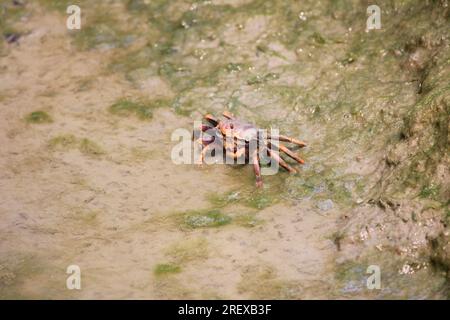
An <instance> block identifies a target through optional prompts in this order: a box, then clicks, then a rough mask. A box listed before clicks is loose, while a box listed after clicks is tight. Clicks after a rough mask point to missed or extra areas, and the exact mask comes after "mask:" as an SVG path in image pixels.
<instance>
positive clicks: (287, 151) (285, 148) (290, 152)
mask: <svg viewBox="0 0 450 320" xmlns="http://www.w3.org/2000/svg"><path fill="white" fill-rule="evenodd" d="M278 149H280V150H281V151H283V152H284V153H286V154H287V155H288V156H289V157H291V158H292V159H294V160H295V161H297V162H298V163H300V164H304V163H305V160H303V159H302V158H300V157H299V156H298V155H296V154H295V153H294V152H292V151H291V150H289V149H288V148H287V147H286V146H283V145H282V144H280V145H279V146H278Z"/></svg>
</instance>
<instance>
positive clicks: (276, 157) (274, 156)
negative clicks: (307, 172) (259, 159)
mask: <svg viewBox="0 0 450 320" xmlns="http://www.w3.org/2000/svg"><path fill="white" fill-rule="evenodd" d="M267 151H268V152H269V155H270V157H271V158H272V159H273V160H275V161H276V162H278V163H279V164H280V166H282V167H283V168H285V169H286V170H287V171H289V172H290V173H297V170H295V169H294V168H292V167H291V166H290V165H288V164H287V163H286V161H284V160H283V159H282V158H281V157H280V155H279V154H278V153H277V152H275V151H273V150H270V149H267Z"/></svg>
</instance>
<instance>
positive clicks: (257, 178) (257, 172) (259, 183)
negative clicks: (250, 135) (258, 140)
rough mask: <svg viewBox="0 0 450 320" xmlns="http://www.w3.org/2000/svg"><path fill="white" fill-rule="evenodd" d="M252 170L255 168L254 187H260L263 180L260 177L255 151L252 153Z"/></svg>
mask: <svg viewBox="0 0 450 320" xmlns="http://www.w3.org/2000/svg"><path fill="white" fill-rule="evenodd" d="M253 170H255V176H256V187H258V188H260V187H262V186H263V181H262V177H261V167H260V165H259V156H258V152H257V151H255V152H254V153H253Z"/></svg>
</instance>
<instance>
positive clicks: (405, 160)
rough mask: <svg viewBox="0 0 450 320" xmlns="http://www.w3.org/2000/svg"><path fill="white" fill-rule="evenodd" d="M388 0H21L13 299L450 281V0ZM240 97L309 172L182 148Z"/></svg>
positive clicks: (8, 33) (8, 257) (416, 293)
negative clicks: (215, 160) (74, 283)
mask: <svg viewBox="0 0 450 320" xmlns="http://www.w3.org/2000/svg"><path fill="white" fill-rule="evenodd" d="M368 5H369V4H368V3H366V1H339V2H338V1H293V2H292V3H290V2H285V1H262V0H253V1H251V0H220V1H219V0H217V1H162V0H158V1H145V0H130V1H98V2H96V4H93V3H92V1H79V6H80V8H81V17H82V21H81V23H82V24H81V29H80V30H67V28H66V19H67V16H68V15H67V14H66V8H67V3H66V1H53V0H39V1H6V0H4V1H1V2H0V18H1V19H0V31H1V36H2V40H1V42H0V110H1V112H2V117H0V131H1V134H0V145H1V148H0V217H1V219H0V221H1V222H0V297H1V298H3V299H8V298H23V299H30V298H31V299H34V298H45V299H55V298H75V299H90V298H99V299H106V298H137V299H167V298H169V299H170V298H172V299H173V298H194V299H200V298H202V299H219V298H223V299H227V298H228V299H229V298H236V299H246V298H262V299H268V298H275V299H315V298H331V299H340V298H343V299H347V298H376V299H387V298H394V299H426V298H434V299H447V298H448V295H449V291H448V290H449V282H448V270H449V266H450V260H449V256H450V251H449V250H450V246H449V244H448V239H449V232H450V231H449V227H448V223H449V218H450V209H449V198H450V174H449V168H450V160H449V154H450V152H449V151H450V150H449V144H448V141H449V118H450V82H449V79H450V46H449V44H450V31H449V28H448V26H449V23H450V10H449V3H448V2H447V1H399V2H398V1H396V2H395V3H394V2H393V1H385V2H382V3H380V4H379V6H380V8H381V17H382V28H381V29H380V30H371V31H366V30H365V28H366V20H367V15H366V9H367V6H368ZM225 109H226V110H230V111H231V112H233V113H234V114H236V115H237V116H239V117H241V118H244V119H246V120H249V121H251V122H253V123H256V124H257V125H258V126H260V127H265V128H268V127H273V128H278V129H279V130H280V131H281V132H283V133H285V134H286V135H290V136H293V137H296V138H299V139H303V140H305V141H307V143H308V147H307V148H305V149H302V150H301V151H300V153H301V154H302V156H303V157H304V158H305V160H306V164H305V165H304V166H302V167H301V168H300V170H299V171H300V172H299V173H298V174H296V175H289V174H288V173H286V172H282V171H280V172H279V173H278V174H277V175H273V176H265V177H264V182H265V185H264V188H263V189H262V190H258V189H256V188H255V186H254V175H253V172H252V168H251V167H250V166H225V165H203V166H196V165H175V164H174V163H173V162H172V160H171V150H172V148H173V147H174V145H175V144H176V143H177V142H176V141H172V140H171V135H172V133H173V131H174V130H176V129H178V128H185V129H188V130H191V129H192V125H193V122H194V121H196V120H200V119H201V116H202V115H203V114H205V113H207V112H210V113H213V114H216V115H219V114H220V113H221V112H222V111H223V110H225ZM69 265H78V266H79V267H80V269H81V273H82V288H81V290H68V289H67V288H66V279H67V277H68V274H66V269H67V267H68V266H69ZM371 265H375V266H378V267H379V268H380V272H381V288H380V289H373V290H370V289H368V287H367V284H366V282H367V279H368V277H369V276H370V274H368V273H367V268H368V267H369V266H371Z"/></svg>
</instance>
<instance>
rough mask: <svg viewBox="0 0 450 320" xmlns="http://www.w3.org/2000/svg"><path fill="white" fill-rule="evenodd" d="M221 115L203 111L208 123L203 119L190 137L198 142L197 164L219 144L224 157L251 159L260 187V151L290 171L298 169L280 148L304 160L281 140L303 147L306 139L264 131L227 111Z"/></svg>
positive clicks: (245, 161)
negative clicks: (222, 117)
mask: <svg viewBox="0 0 450 320" xmlns="http://www.w3.org/2000/svg"><path fill="white" fill-rule="evenodd" d="M222 115H223V116H224V119H218V118H216V117H214V116H213V115H211V114H207V115H205V116H204V119H205V120H206V121H207V123H208V124H203V123H202V124H201V127H200V128H198V130H197V131H194V136H193V139H194V140H195V141H196V142H197V143H199V144H200V145H201V152H200V157H199V159H198V161H197V163H198V164H202V163H203V161H204V160H205V157H206V155H207V152H214V151H213V150H211V148H222V150H223V151H224V155H225V157H226V158H232V159H233V160H237V159H243V160H244V163H252V164H253V169H254V172H255V176H256V186H257V187H262V186H263V181H262V176H261V164H260V156H261V155H262V156H268V157H269V159H270V161H275V162H276V163H278V164H279V165H280V166H281V167H283V168H284V169H286V170H287V171H288V172H290V173H296V172H297V170H296V169H294V168H293V167H292V166H290V165H289V164H288V163H287V162H286V161H285V160H284V159H283V158H281V156H280V154H279V151H281V152H283V153H284V154H286V155H287V156H289V157H290V158H292V159H294V160H295V161H296V162H298V163H300V164H304V163H305V161H304V160H303V159H302V158H300V157H299V156H298V155H297V154H296V153H294V152H293V151H292V150H291V149H289V148H288V147H286V146H285V145H283V144H281V143H280V142H281V141H282V142H288V143H292V144H294V145H296V146H298V147H300V148H303V147H305V146H306V144H305V142H303V141H300V140H297V139H294V138H291V137H288V136H284V135H276V136H271V135H270V134H266V135H263V134H262V132H263V130H261V129H259V128H257V127H256V126H254V125H253V124H251V123H248V122H245V121H242V120H239V119H237V118H236V117H235V116H234V115H233V114H231V113H230V112H228V111H224V112H223V113H222ZM199 133H200V134H199ZM251 145H252V146H255V145H256V148H251V147H250V146H251ZM216 150H217V149H216Z"/></svg>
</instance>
